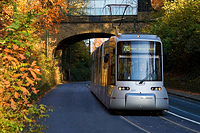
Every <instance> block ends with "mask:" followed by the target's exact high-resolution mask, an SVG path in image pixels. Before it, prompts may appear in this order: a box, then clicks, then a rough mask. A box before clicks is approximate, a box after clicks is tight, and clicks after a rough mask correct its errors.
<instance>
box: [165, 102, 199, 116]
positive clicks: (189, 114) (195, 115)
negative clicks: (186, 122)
mask: <svg viewBox="0 0 200 133" xmlns="http://www.w3.org/2000/svg"><path fill="white" fill-rule="evenodd" d="M169 107H170V108H173V109H176V110H178V111H181V112H184V113H186V114H189V115H192V116H195V117H198V118H200V116H198V115H195V114H192V113H189V112H187V111H184V110H181V109H178V108H176V107H173V106H170V105H169Z"/></svg>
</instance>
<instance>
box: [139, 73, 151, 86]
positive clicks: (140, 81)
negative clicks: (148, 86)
mask: <svg viewBox="0 0 200 133" xmlns="http://www.w3.org/2000/svg"><path fill="white" fill-rule="evenodd" d="M150 75H151V73H149V75H147V76H146V77H145V78H144V79H143V80H141V81H140V82H139V84H142V83H143V82H144V80H146V79H147V78H148V77H149V76H150Z"/></svg>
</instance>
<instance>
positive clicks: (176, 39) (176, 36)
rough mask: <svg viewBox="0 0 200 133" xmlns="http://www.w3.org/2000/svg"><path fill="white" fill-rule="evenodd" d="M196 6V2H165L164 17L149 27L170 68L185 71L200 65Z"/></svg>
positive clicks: (198, 10)
mask: <svg viewBox="0 0 200 133" xmlns="http://www.w3.org/2000/svg"><path fill="white" fill-rule="evenodd" d="M199 5H200V1H197V0H178V1H165V2H164V6H163V9H164V16H163V17H162V19H160V20H158V21H157V23H154V25H153V26H152V29H151V32H152V33H153V34H157V35H159V36H160V37H161V39H162V42H163V44H164V51H165V53H167V54H168V56H169V63H168V65H169V68H174V69H176V70H179V71H182V72H187V71H190V70H191V69H192V68H193V67H195V66H198V65H200V64H199V62H200V60H199V59H200V58H199V54H200V6H199ZM172 66H173V67H172Z"/></svg>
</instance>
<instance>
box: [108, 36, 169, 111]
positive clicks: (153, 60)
mask: <svg viewBox="0 0 200 133" xmlns="http://www.w3.org/2000/svg"><path fill="white" fill-rule="evenodd" d="M162 55H163V54H162V43H161V41H160V40H153V41H152V40H150V41H149V40H130V41H118V43H117V60H116V64H117V65H116V67H117V68H116V73H117V74H116V77H117V82H116V88H115V90H114V91H113V93H112V96H111V101H110V108H111V109H127V110H165V109H168V95H167V92H166V89H165V87H164V85H163V62H162V59H163V57H162Z"/></svg>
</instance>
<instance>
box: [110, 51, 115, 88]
mask: <svg viewBox="0 0 200 133" xmlns="http://www.w3.org/2000/svg"><path fill="white" fill-rule="evenodd" d="M110 84H111V85H115V49H113V53H112V55H111V83H110Z"/></svg>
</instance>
